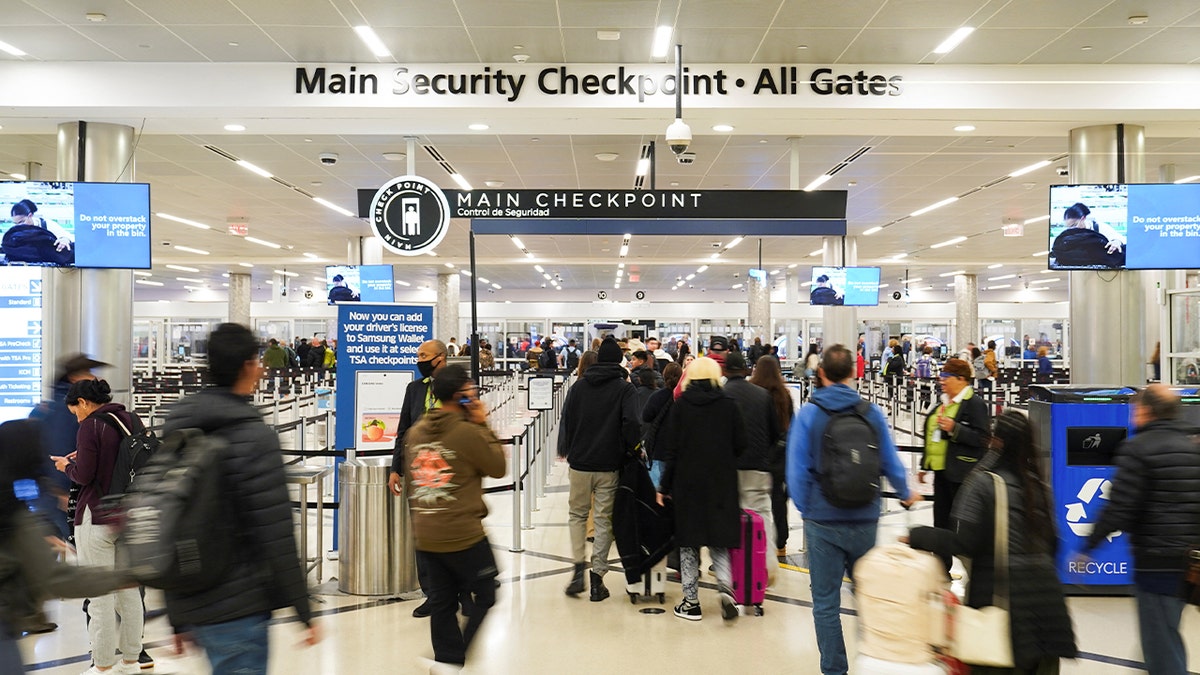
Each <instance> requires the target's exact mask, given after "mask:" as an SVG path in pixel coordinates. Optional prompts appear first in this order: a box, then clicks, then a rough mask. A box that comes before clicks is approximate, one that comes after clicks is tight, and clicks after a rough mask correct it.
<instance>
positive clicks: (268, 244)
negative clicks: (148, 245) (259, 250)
mask: <svg viewBox="0 0 1200 675" xmlns="http://www.w3.org/2000/svg"><path fill="white" fill-rule="evenodd" d="M242 238H243V239H245V240H246V241H248V242H250V243H251V244H258V245H259V246H266V247H267V248H283V247H282V246H280V245H279V244H276V243H275V242H273V241H267V240H265V239H258V238H255V237H242ZM175 248H179V247H178V246H176V247H175Z"/></svg>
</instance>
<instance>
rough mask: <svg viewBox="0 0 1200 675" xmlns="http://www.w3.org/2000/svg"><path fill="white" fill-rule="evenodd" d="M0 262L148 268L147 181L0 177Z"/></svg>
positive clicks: (148, 211) (148, 207)
mask: <svg viewBox="0 0 1200 675" xmlns="http://www.w3.org/2000/svg"><path fill="white" fill-rule="evenodd" d="M0 208H3V209H4V213H2V214H0V237H2V238H0V264H2V265H38V266H41V267H95V268H116V269H149V267H150V186H149V185H148V184H146V183H70V182H45V181H4V182H0Z"/></svg>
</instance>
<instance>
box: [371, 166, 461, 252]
mask: <svg viewBox="0 0 1200 675" xmlns="http://www.w3.org/2000/svg"><path fill="white" fill-rule="evenodd" d="M368 218H370V221H371V229H372V230H374V232H375V236H376V237H378V238H379V240H380V242H382V243H383V245H384V247H385V248H387V249H388V250H389V251H391V252H393V253H396V254H398V255H406V256H413V255H422V254H424V253H428V252H429V251H432V250H433V249H435V248H437V245H438V244H440V243H441V242H442V239H444V238H445V237H446V232H447V231H449V229H450V205H449V203H448V202H447V201H446V196H445V195H444V194H442V189H441V188H439V187H438V186H437V185H434V184H433V182H432V181H430V180H428V179H426V178H422V177H420V176H400V177H399V178H393V179H392V180H390V181H388V182H387V184H385V185H384V186H383V187H381V188H379V190H377V191H376V192H375V196H374V197H373V198H372V199H371V207H370V211H369V212H368Z"/></svg>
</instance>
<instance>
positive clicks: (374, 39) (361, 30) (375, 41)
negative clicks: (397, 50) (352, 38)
mask: <svg viewBox="0 0 1200 675" xmlns="http://www.w3.org/2000/svg"><path fill="white" fill-rule="evenodd" d="M354 32H355V33H358V39H360V40H362V41H363V44H365V45H366V46H367V49H370V50H371V53H372V54H374V55H375V56H380V57H389V56H391V55H392V52H391V50H389V49H388V48H387V45H385V44H383V40H380V39H379V36H378V35H376V34H375V31H374V30H372V28H371V27H370V26H355V27H354Z"/></svg>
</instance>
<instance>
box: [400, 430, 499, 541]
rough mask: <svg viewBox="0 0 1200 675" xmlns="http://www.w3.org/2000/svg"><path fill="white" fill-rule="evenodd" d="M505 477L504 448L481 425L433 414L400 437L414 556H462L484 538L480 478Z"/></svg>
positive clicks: (483, 506) (483, 514)
mask: <svg viewBox="0 0 1200 675" xmlns="http://www.w3.org/2000/svg"><path fill="white" fill-rule="evenodd" d="M504 474H505V466H504V448H502V447H501V446H500V441H499V439H497V438H496V434H494V433H492V430H491V429H490V428H489V427H488V426H487V425H486V424H476V423H474V422H471V421H469V420H468V419H466V417H465V416H464V415H463V413H462V412H461V411H459V410H446V409H442V408H437V409H434V410H430V411H429V412H427V413H425V414H424V415H422V416H421V419H419V420H417V423H416V424H415V425H413V427H412V428H411V429H409V430H408V433H407V434H405V435H404V494H405V495H406V496H407V497H408V503H409V506H410V508H411V510H412V522H413V532H414V533H415V535H416V540H417V550H418V551H427V552H430V553H454V552H456V551H465V550H466V549H468V548H471V547H472V546H474V545H475V544H477V543H479V542H480V541H482V540H483V538H484V532H483V519H484V517H485V516H487V514H488V510H487V506H486V505H485V504H484V503H483V477H484V476H491V477H492V478H502V477H503V476H504Z"/></svg>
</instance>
